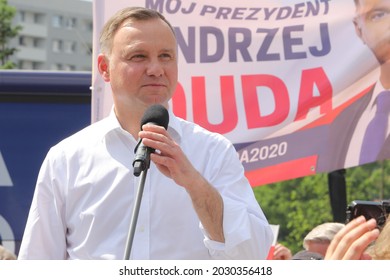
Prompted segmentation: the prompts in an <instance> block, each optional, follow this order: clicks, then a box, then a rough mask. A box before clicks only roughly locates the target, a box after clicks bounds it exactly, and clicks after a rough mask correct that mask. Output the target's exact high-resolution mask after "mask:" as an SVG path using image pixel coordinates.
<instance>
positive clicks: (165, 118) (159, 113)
mask: <svg viewBox="0 0 390 280" xmlns="http://www.w3.org/2000/svg"><path fill="white" fill-rule="evenodd" d="M147 123H154V124H156V125H159V126H163V127H164V128H165V129H167V128H168V123H169V114H168V110H167V109H166V108H165V107H164V106H162V105H160V104H153V105H152V106H150V107H149V108H148V109H146V111H145V113H144V115H143V117H142V119H141V129H142V126H143V125H144V124H147Z"/></svg>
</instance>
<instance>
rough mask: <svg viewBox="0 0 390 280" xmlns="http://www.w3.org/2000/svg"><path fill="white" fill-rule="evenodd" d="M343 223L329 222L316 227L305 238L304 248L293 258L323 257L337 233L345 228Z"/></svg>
mask: <svg viewBox="0 0 390 280" xmlns="http://www.w3.org/2000/svg"><path fill="white" fill-rule="evenodd" d="M344 226H345V225H344V224H342V223H334V222H328V223H323V224H320V225H318V226H316V227H314V228H313V229H312V230H311V231H310V232H309V233H308V234H307V235H306V236H305V238H304V239H303V248H304V250H302V251H300V252H298V253H296V254H294V256H293V257H292V258H293V259H323V258H324V257H325V254H326V250H327V249H328V247H329V244H330V243H331V241H332V240H333V238H334V237H335V235H336V234H337V233H338V232H339V231H340V230H341V229H343V228H344Z"/></svg>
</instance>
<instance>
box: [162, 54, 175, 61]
mask: <svg viewBox="0 0 390 280" xmlns="http://www.w3.org/2000/svg"><path fill="white" fill-rule="evenodd" d="M160 57H161V58H162V59H164V60H170V59H172V55H171V54H169V53H163V54H161V55H160Z"/></svg>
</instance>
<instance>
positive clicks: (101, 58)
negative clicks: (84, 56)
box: [97, 54, 110, 82]
mask: <svg viewBox="0 0 390 280" xmlns="http://www.w3.org/2000/svg"><path fill="white" fill-rule="evenodd" d="M97 63H98V64H97V66H98V70H99V73H100V75H101V76H102V77H103V80H104V81H105V82H109V81H110V71H109V70H110V67H109V66H110V62H109V60H108V58H107V56H106V55H105V54H99V55H98V58H97Z"/></svg>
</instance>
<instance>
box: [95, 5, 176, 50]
mask: <svg viewBox="0 0 390 280" xmlns="http://www.w3.org/2000/svg"><path fill="white" fill-rule="evenodd" d="M151 19H161V20H163V21H164V22H165V23H166V24H167V25H168V26H169V28H170V29H171V30H172V33H173V35H175V31H174V29H173V27H172V25H171V24H170V23H169V21H168V20H167V19H166V18H165V17H164V16H163V15H162V14H161V13H159V12H158V11H155V10H152V9H148V8H144V7H126V8H123V9H121V10H119V11H118V12H116V13H115V14H114V15H113V16H112V17H111V18H110V19H109V20H108V21H107V22H106V23H105V24H104V27H103V29H102V32H101V34H100V48H101V51H102V52H105V53H111V48H112V41H113V38H114V35H115V33H116V32H117V31H118V29H119V28H120V26H121V25H122V24H123V23H124V22H125V21H142V20H151Z"/></svg>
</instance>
